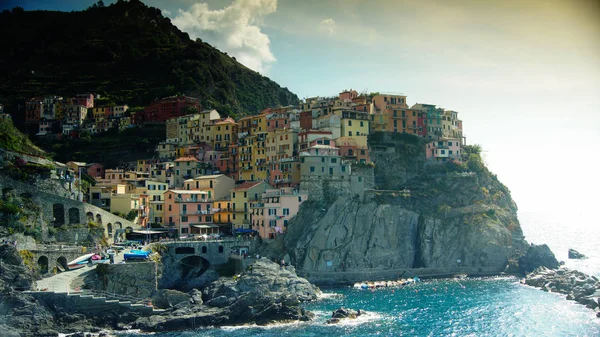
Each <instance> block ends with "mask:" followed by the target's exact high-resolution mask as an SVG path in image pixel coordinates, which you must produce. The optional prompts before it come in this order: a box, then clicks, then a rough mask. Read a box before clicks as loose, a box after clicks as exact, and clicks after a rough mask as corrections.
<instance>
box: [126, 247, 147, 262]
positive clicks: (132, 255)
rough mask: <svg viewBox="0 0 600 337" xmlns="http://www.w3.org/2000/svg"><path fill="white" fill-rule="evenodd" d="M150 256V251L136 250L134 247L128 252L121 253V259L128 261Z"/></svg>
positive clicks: (144, 258)
mask: <svg viewBox="0 0 600 337" xmlns="http://www.w3.org/2000/svg"><path fill="white" fill-rule="evenodd" d="M149 256H150V252H147V251H145V250H136V249H132V250H130V251H129V252H127V253H125V254H124V255H123V259H124V260H125V261H129V260H147V259H148V257H149Z"/></svg>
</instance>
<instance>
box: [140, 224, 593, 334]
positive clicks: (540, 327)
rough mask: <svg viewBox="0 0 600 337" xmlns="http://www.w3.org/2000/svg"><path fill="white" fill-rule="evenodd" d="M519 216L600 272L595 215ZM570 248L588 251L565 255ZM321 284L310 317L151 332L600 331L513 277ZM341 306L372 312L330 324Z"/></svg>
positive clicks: (571, 307)
mask: <svg viewBox="0 0 600 337" xmlns="http://www.w3.org/2000/svg"><path fill="white" fill-rule="evenodd" d="M519 218H520V220H521V224H522V226H523V230H524V232H525V235H526V239H527V240H528V241H530V242H534V243H547V244H548V245H549V246H550V248H551V249H552V250H553V251H554V252H555V254H556V255H557V258H558V259H559V260H565V261H567V266H568V267H571V268H574V269H579V270H582V271H584V272H587V273H590V274H594V275H597V276H600V240H598V238H600V226H598V220H596V218H595V217H593V216H588V217H585V216H583V215H581V214H579V215H576V216H573V215H570V216H569V217H568V218H565V219H561V218H559V217H556V216H549V215H548V214H532V213H520V214H519ZM568 248H574V249H577V250H579V251H580V252H581V253H584V254H586V255H588V256H590V258H589V259H587V260H581V261H573V260H567V250H568ZM324 292H325V294H326V296H325V297H324V298H323V299H321V300H319V301H317V302H315V303H311V304H308V305H307V306H306V308H307V309H309V310H311V311H313V312H315V314H316V317H315V320H314V321H312V322H307V323H304V322H302V323H294V324H287V325H286V324H282V325H275V326H269V327H257V326H245V327H224V328H209V329H202V330H196V331H185V332H176V333H160V334H153V335H152V336H156V337H192V336H232V335H234V336H332V337H333V336H536V337H537V336H561V337H562V336H590V337H591V336H600V319H598V318H596V317H595V314H594V312H593V311H592V310H590V309H587V308H585V307H584V306H582V305H579V304H576V303H575V302H573V301H567V300H565V299H564V296H561V295H558V294H550V293H546V292H543V291H541V290H539V289H535V288H531V287H527V286H523V285H521V284H519V282H518V279H516V278H513V277H504V278H501V277H499V278H482V279H468V280H458V281H457V280H431V281H427V282H422V283H420V284H415V285H411V286H407V287H404V288H400V289H377V290H374V291H371V290H355V289H353V288H349V287H345V288H335V289H326V290H325V291H324ZM339 307H348V308H353V309H361V310H366V311H367V312H368V314H367V315H365V316H361V317H359V318H358V319H357V320H353V321H348V322H346V323H344V324H341V325H327V324H325V321H326V320H327V319H328V318H329V317H331V312H332V311H333V310H334V309H337V308H339ZM132 336H140V335H139V334H135V335H132ZM142 336H143V334H142ZM148 336H149V335H148Z"/></svg>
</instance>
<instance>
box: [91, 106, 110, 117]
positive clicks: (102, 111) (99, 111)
mask: <svg viewBox="0 0 600 337" xmlns="http://www.w3.org/2000/svg"><path fill="white" fill-rule="evenodd" d="M107 110H108V107H105V106H99V107H95V108H92V117H93V118H94V119H95V120H99V119H106V116H107V115H108V112H107Z"/></svg>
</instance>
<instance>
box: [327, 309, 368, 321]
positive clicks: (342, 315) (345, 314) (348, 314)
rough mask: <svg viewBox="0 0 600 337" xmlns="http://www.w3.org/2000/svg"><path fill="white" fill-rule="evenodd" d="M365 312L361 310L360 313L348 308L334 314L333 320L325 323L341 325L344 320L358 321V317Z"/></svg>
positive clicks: (338, 310)
mask: <svg viewBox="0 0 600 337" xmlns="http://www.w3.org/2000/svg"><path fill="white" fill-rule="evenodd" d="M364 313H365V312H364V311H361V310H360V309H359V310H358V311H354V310H352V309H347V308H339V309H337V310H335V311H334V312H333V314H332V315H331V318H330V319H328V320H327V321H326V322H325V323H327V324H336V323H339V322H340V321H341V320H342V319H347V318H349V319H356V318H357V317H358V316H360V315H362V314H364Z"/></svg>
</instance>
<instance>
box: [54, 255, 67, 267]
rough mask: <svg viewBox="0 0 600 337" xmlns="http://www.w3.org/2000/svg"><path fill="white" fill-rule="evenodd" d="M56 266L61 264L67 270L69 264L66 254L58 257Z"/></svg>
mask: <svg viewBox="0 0 600 337" xmlns="http://www.w3.org/2000/svg"><path fill="white" fill-rule="evenodd" d="M56 266H57V267H58V266H60V267H62V268H63V270H67V268H68V266H67V258H66V257H64V256H61V257H59V258H58V259H56Z"/></svg>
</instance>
